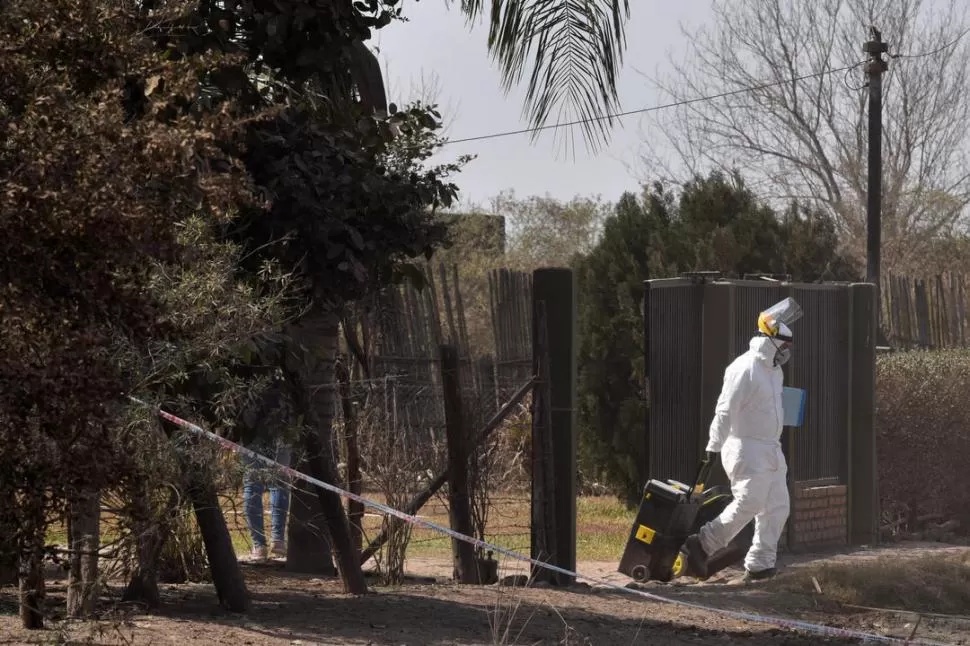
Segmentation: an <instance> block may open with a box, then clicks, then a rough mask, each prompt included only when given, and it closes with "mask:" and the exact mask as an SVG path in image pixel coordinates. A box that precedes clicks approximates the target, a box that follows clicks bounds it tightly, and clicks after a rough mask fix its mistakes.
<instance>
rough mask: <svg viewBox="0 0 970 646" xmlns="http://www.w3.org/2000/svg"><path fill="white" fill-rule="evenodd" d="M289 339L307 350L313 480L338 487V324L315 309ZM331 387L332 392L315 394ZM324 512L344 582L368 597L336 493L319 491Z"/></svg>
mask: <svg viewBox="0 0 970 646" xmlns="http://www.w3.org/2000/svg"><path fill="white" fill-rule="evenodd" d="M290 334H291V335H292V336H293V338H294V340H295V341H297V343H299V344H300V345H302V347H303V348H306V350H307V356H306V366H305V372H304V374H303V375H301V377H302V379H303V382H302V384H300V386H302V397H301V399H302V401H301V402H300V405H301V408H304V409H305V411H304V412H305V413H306V415H307V418H308V419H310V420H312V422H313V424H314V425H315V426H316V431H315V432H314V431H310V432H307V433H304V437H303V445H304V448H305V449H306V466H307V469H308V471H309V475H311V476H313V477H315V478H317V479H319V480H322V481H324V482H326V483H328V484H333V483H337V482H339V480H338V478H337V469H336V463H335V461H334V453H333V449H334V442H333V417H334V405H335V398H334V392H335V389H334V388H333V387H332V385H333V383H334V360H335V359H336V356H337V344H338V338H339V337H338V334H339V318H338V317H337V315H336V314H335V313H333V312H330V311H325V310H323V309H321V308H320V307H317V308H314V309H313V310H312V311H311V312H310V313H309V314H307V315H306V316H305V317H304V318H303V320H302V321H300V323H298V324H296V325H294V326H293V327H292V328H291V330H290ZM316 385H327V386H331V387H327V388H314V386H316ZM317 498H318V500H319V503H320V510H321V511H322V512H323V515H324V517H325V518H326V521H327V530H328V533H329V535H330V539H331V541H332V545H333V550H334V553H335V557H336V561H337V569H338V571H339V572H340V576H341V578H342V579H343V584H344V589H345V591H347V592H349V593H351V594H364V593H366V592H367V584H366V582H365V581H364V573H363V570H362V569H361V566H360V546H359V545H354V543H353V540H352V539H351V534H350V523H349V522H348V520H347V513H346V511H345V510H344V506H343V504H342V503H341V501H340V496H338V495H337V494H335V493H332V492H329V491H326V490H325V489H320V488H317Z"/></svg>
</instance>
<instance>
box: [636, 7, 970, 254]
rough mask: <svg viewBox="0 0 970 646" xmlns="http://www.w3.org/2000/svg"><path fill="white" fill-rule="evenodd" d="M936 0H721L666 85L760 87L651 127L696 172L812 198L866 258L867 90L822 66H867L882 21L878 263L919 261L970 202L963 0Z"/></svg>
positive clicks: (969, 64)
mask: <svg viewBox="0 0 970 646" xmlns="http://www.w3.org/2000/svg"><path fill="white" fill-rule="evenodd" d="M930 4H931V3H925V2H923V0H818V1H815V2H804V1H801V0H715V7H714V21H713V26H712V27H711V28H701V29H698V30H695V31H692V32H687V33H686V36H687V37H688V39H689V42H690V45H689V55H688V56H687V57H686V58H684V59H682V60H674V61H672V66H673V70H674V71H673V73H672V74H670V75H669V77H668V78H666V79H663V80H661V81H660V82H659V84H660V85H661V87H662V89H664V90H665V91H666V92H667V93H668V94H669V95H670V96H671V97H672V98H673V100H674V101H683V100H689V99H694V98H696V97H698V96H706V95H717V94H722V93H726V92H731V91H737V90H739V89H742V88H745V87H756V89H754V90H752V91H751V92H747V93H744V94H735V95H731V96H727V97H724V98H722V99H716V100H712V101H708V102H694V103H691V104H689V105H685V106H682V107H680V108H678V109H676V110H671V111H667V112H666V113H664V112H658V113H656V115H655V120H654V124H653V125H655V126H656V127H657V128H656V130H657V135H656V136H658V137H659V139H660V140H661V141H663V142H664V144H665V145H666V146H667V147H670V148H672V149H673V150H674V151H675V154H676V155H677V156H678V157H679V159H678V161H679V162H680V164H679V165H680V166H681V169H683V168H686V169H687V171H688V172H689V173H691V174H693V173H696V172H705V171H706V170H708V169H711V168H728V169H730V168H743V169H745V172H746V174H747V175H748V177H749V180H750V182H751V184H752V186H753V187H756V189H757V190H759V191H761V192H762V193H763V194H765V195H766V197H769V198H772V199H779V198H781V197H782V196H798V197H799V198H801V199H806V198H807V199H809V200H810V201H812V202H814V203H816V204H818V205H819V206H821V207H822V208H824V209H826V210H827V211H828V212H829V213H830V214H831V215H832V217H833V219H834V220H835V222H836V224H837V226H838V228H839V232H840V234H841V236H842V239H843V241H844V242H845V244H846V246H847V247H848V248H849V249H858V250H859V252H860V253H861V250H862V249H864V237H865V201H866V173H867V156H866V154H867V153H866V150H867V140H868V135H867V130H866V124H867V109H868V108H867V93H866V92H867V91H866V89H865V87H864V85H863V84H862V83H861V82H859V83H850V82H849V79H850V74H849V72H846V74H845V75H844V76H843V75H841V74H824V72H826V71H827V70H832V69H836V68H841V67H843V66H845V65H851V64H852V63H853V62H861V60H862V58H863V57H864V53H863V51H862V43H863V41H864V40H865V39H866V36H867V33H868V29H869V27H870V26H871V25H875V26H877V27H879V28H880V29H881V30H882V33H883V34H884V37H885V39H886V40H887V42H889V45H890V54H891V55H892V56H893V59H892V60H891V61H890V67H889V72H888V73H887V74H886V76H885V77H884V93H885V98H884V102H883V118H884V132H883V141H884V149H883V164H884V179H883V191H884V194H883V227H884V231H883V241H884V245H885V246H886V250H885V251H884V252H883V258H884V262H885V263H886V265H887V267H890V268H903V267H905V266H907V265H912V264H914V263H916V262H918V254H919V252H920V250H921V249H924V248H925V247H926V244H927V243H928V242H929V241H930V240H931V239H932V238H934V237H937V236H940V235H944V234H947V233H948V232H950V231H952V230H953V229H954V227H956V226H958V225H960V224H962V223H963V218H964V211H965V208H966V207H967V205H968V204H970V158H968V156H967V143H968V139H967V138H968V128H967V123H968V122H970V119H968V118H970V103H968V102H967V101H966V100H965V97H966V96H967V95H968V91H970V38H961V36H962V35H963V34H964V33H965V31H964V28H965V26H966V24H967V7H966V6H964V3H962V2H960V1H959V0H948V3H947V4H945V6H943V7H942V8H941V7H934V6H930ZM948 43H949V44H951V46H949V47H946V46H944V45H946V44H948ZM923 54H926V55H923ZM850 71H852V70H850ZM811 74H818V76H815V77H813V78H809V79H804V78H803V77H804V76H806V75H811ZM858 75H859V76H858V78H859V79H860V80H861V79H862V78H863V69H862V67H861V66H860V67H859V68H858ZM799 79H800V80H799ZM772 82H774V83H778V84H777V85H773V86H770V87H765V84H766V83H772ZM656 146H657V143H656V141H653V142H649V143H647V144H646V152H647V154H648V155H649V156H648V157H645V158H644V160H643V161H644V163H645V164H646V166H647V168H648V169H650V170H651V171H652V172H654V173H655V172H656V167H657V166H658V163H657V161H658V160H657V159H656V156H655V154H654V151H655V149H656ZM663 170H666V171H667V172H668V173H669V172H670V169H669V168H666V169H663ZM679 174H680V175H681V178H682V176H683V170H680V173H679ZM665 179H667V178H665Z"/></svg>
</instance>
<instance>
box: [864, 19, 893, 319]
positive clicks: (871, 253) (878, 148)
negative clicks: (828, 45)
mask: <svg viewBox="0 0 970 646" xmlns="http://www.w3.org/2000/svg"><path fill="white" fill-rule="evenodd" d="M869 35H870V40H868V41H867V42H866V43H865V44H864V45H863V46H862V50H863V51H864V52H865V53H866V54H868V55H869V59H868V60H867V61H866V77H867V78H868V81H869V83H868V85H869V178H868V179H869V182H868V183H869V187H868V194H867V196H866V282H870V283H875V285H876V326H877V329H878V327H879V318H880V316H879V314H880V312H881V311H882V301H881V300H880V299H881V295H880V291H881V290H880V287H881V286H880V283H879V263H880V258H881V255H880V250H881V246H882V75H883V73H884V72H885V71H886V69H887V68H888V64H887V62H886V60H885V59H884V58H883V57H882V56H883V54H885V53H886V52H888V51H889V45H888V44H887V43H885V42H883V40H882V33H880V31H879V30H878V29H876V28H875V27H870V28H869Z"/></svg>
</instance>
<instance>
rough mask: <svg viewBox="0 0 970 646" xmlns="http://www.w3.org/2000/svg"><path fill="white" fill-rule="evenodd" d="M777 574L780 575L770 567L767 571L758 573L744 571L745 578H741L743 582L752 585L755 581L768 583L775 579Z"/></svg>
mask: <svg viewBox="0 0 970 646" xmlns="http://www.w3.org/2000/svg"><path fill="white" fill-rule="evenodd" d="M777 573H778V570H776V569H775V568H773V567H770V568H768V569H767V570H758V571H757V572H751V571H750V570H747V569H746V570H745V571H744V576H742V577H741V581H742V582H743V583H752V582H754V581H766V580H768V579H770V578H772V577H774V576H775V574H777Z"/></svg>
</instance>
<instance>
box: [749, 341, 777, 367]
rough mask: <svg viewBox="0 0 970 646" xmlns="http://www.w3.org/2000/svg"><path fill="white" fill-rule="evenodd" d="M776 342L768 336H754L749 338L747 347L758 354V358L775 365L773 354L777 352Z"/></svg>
mask: <svg viewBox="0 0 970 646" xmlns="http://www.w3.org/2000/svg"><path fill="white" fill-rule="evenodd" d="M776 343H777V342H776V341H775V340H774V339H772V338H771V337H768V336H760V335H759V336H756V337H754V338H752V339H751V342H750V343H749V344H748V347H749V348H750V349H751V351H752V352H754V353H755V354H756V355H758V358H759V359H761V360H762V361H764V362H765V363H767V364H768V365H769V366H773V365H775V355H776V354H777V353H778V347H777V346H776V345H775V344H776Z"/></svg>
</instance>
